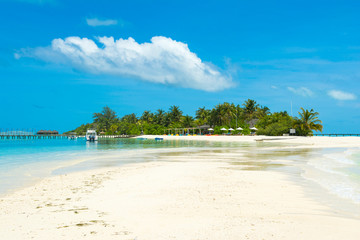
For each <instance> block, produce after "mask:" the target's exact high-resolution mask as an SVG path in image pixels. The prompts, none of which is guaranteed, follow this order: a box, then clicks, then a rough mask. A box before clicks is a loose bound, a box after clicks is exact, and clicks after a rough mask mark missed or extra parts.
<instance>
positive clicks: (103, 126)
mask: <svg viewBox="0 0 360 240" xmlns="http://www.w3.org/2000/svg"><path fill="white" fill-rule="evenodd" d="M93 118H94V123H96V124H97V130H98V131H104V132H108V131H109V130H110V126H111V125H112V124H114V123H116V122H117V121H118V118H117V116H116V113H115V112H114V111H113V110H111V109H110V108H109V107H108V106H105V107H104V108H103V110H102V111H101V112H100V113H94V114H93Z"/></svg>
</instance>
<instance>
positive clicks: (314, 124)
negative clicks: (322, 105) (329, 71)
mask: <svg viewBox="0 0 360 240" xmlns="http://www.w3.org/2000/svg"><path fill="white" fill-rule="evenodd" d="M318 116H319V113H318V112H315V111H314V109H311V110H310V111H309V110H307V109H306V110H305V109H304V108H301V112H299V118H295V119H294V124H293V125H294V127H295V129H296V131H297V133H298V134H299V135H302V136H308V135H313V130H314V131H320V132H321V131H322V130H323V125H322V121H321V120H320V119H319V117H318Z"/></svg>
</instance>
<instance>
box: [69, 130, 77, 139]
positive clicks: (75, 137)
mask: <svg viewBox="0 0 360 240" xmlns="http://www.w3.org/2000/svg"><path fill="white" fill-rule="evenodd" d="M77 138H78V136H76V133H75V132H71V133H70V135H69V136H68V139H69V140H76V139H77Z"/></svg>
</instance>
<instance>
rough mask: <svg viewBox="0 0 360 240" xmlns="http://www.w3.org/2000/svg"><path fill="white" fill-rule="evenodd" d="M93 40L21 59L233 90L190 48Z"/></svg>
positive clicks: (166, 41)
mask: <svg viewBox="0 0 360 240" xmlns="http://www.w3.org/2000/svg"><path fill="white" fill-rule="evenodd" d="M97 40H98V42H99V43H100V44H99V45H98V44H97V43H95V42H94V41H93V40H91V39H88V38H80V37H68V38H66V39H54V40H53V41H52V43H51V46H49V47H45V48H43V47H38V48H35V49H30V50H27V51H24V52H23V54H22V55H21V56H25V57H34V58H39V59H41V60H44V61H47V62H53V63H60V64H65V65H70V66H71V67H74V68H76V69H78V70H82V71H86V72H90V73H93V74H109V75H114V76H119V77H132V78H138V79H142V80H144V81H148V82H153V83H159V84H167V85H173V86H179V87H185V88H193V89H199V90H204V91H219V90H223V89H226V88H230V87H232V86H233V85H234V84H233V82H232V79H231V76H229V75H228V74H225V73H224V72H222V71H221V70H219V69H218V68H217V67H215V66H213V65H211V64H209V63H205V62H203V61H202V60H201V59H200V58H199V57H198V56H197V55H196V54H195V53H193V52H191V51H190V50H189V48H188V45H187V44H185V43H182V42H178V41H175V40H172V39H171V38H166V37H162V36H157V37H153V38H151V41H150V42H146V43H141V44H140V43H137V42H136V41H135V40H134V39H133V38H131V37H130V38H128V39H122V38H120V39H118V40H114V38H113V37H99V38H97Z"/></svg>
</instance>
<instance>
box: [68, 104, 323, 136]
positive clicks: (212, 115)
mask: <svg viewBox="0 0 360 240" xmlns="http://www.w3.org/2000/svg"><path fill="white" fill-rule="evenodd" d="M318 116H319V113H318V112H315V111H314V110H313V109H311V110H310V111H309V110H305V109H303V108H301V111H300V112H299V117H292V116H290V115H289V114H288V113H287V112H286V111H282V112H273V113H272V112H270V109H269V108H268V107H266V106H261V105H259V104H258V103H257V102H256V101H255V100H252V99H248V100H246V101H245V102H244V103H243V104H241V105H240V104H238V105H235V104H234V103H228V102H224V103H221V104H218V105H216V106H215V107H214V108H212V109H207V108H206V107H200V108H198V109H197V110H196V111H195V115H194V116H190V115H187V114H186V115H184V113H183V111H182V110H181V109H180V107H179V106H175V105H174V106H170V108H169V110H168V111H165V110H163V109H158V110H156V111H155V112H151V111H149V110H146V111H144V112H143V113H142V115H141V116H136V114H135V113H131V114H127V115H124V116H122V117H118V115H117V114H116V112H115V111H113V110H112V109H110V107H108V106H105V107H104V108H103V109H102V111H101V112H99V113H94V114H93V119H94V120H93V122H92V123H87V124H83V125H81V126H80V127H78V128H76V129H75V130H73V131H70V132H75V133H77V134H79V135H82V134H85V132H86V130H87V129H89V128H92V129H96V130H97V132H98V133H100V134H108V135H114V134H127V135H140V134H169V133H174V129H179V128H183V129H184V130H183V131H182V132H178V133H188V132H190V133H200V130H199V129H198V127H199V126H207V127H208V128H210V127H211V128H213V129H214V130H213V131H212V133H213V134H221V133H223V132H224V131H222V130H221V129H222V128H226V129H229V128H233V129H234V130H233V131H231V132H230V133H231V134H245V135H246V134H250V132H251V130H250V128H252V127H256V128H257V129H258V130H257V134H258V135H270V136H281V135H283V134H289V131H290V129H291V128H294V129H295V130H296V135H301V136H308V135H312V134H313V130H315V131H322V128H323V126H322V122H321V120H319V118H318ZM238 127H240V128H242V129H243V130H241V131H239V130H236V129H237V128H238ZM189 129H191V131H189ZM205 132H206V131H205ZM201 133H204V131H202V132H201Z"/></svg>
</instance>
